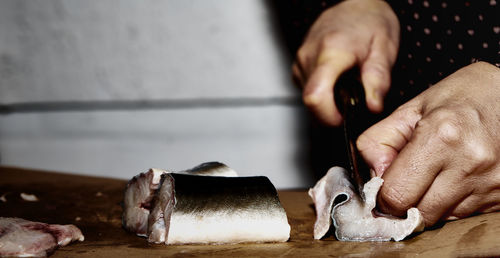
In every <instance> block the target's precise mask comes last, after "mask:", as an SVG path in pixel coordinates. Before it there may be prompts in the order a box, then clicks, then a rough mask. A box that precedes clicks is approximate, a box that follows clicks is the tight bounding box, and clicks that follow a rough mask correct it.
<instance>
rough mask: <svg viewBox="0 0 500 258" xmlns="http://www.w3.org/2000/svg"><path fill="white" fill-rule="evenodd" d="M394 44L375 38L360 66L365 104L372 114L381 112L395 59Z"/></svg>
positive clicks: (381, 38) (385, 39)
mask: <svg viewBox="0 0 500 258" xmlns="http://www.w3.org/2000/svg"><path fill="white" fill-rule="evenodd" d="M395 48H396V47H395V46H394V44H391V43H390V42H389V40H388V39H387V38H385V37H375V38H374V39H373V43H372V45H371V49H370V52H369V54H368V57H367V58H366V60H365V61H364V62H363V63H362V65H361V80H362V82H363V86H364V88H365V92H366V104H367V106H368V109H370V110H371V111H373V112H381V111H382V109H383V106H384V97H385V95H386V94H387V91H388V90H389V87H390V85H391V69H392V65H393V64H394V61H395V59H396V53H397V51H395Z"/></svg>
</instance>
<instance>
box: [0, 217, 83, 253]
mask: <svg viewBox="0 0 500 258" xmlns="http://www.w3.org/2000/svg"><path fill="white" fill-rule="evenodd" d="M76 240H78V241H83V240H84V237H83V235H82V232H81V231H80V229H78V228H77V227H76V226H74V225H50V224H46V223H41V222H33V221H29V220H24V219H21V218H5V217H0V257H4V256H18V257H41V256H47V255H48V254H50V253H51V252H53V251H54V250H55V249H56V248H57V247H59V246H65V245H68V244H69V243H70V242H72V241H76Z"/></svg>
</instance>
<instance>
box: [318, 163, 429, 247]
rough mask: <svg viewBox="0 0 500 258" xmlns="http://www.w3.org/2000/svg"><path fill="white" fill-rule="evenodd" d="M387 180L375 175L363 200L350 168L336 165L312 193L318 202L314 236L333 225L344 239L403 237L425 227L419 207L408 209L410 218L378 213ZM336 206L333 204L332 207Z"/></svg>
mask: <svg viewBox="0 0 500 258" xmlns="http://www.w3.org/2000/svg"><path fill="white" fill-rule="evenodd" d="M383 182H384V180H383V179H382V178H380V177H374V178H372V179H371V180H370V181H369V182H367V183H366V184H365V186H364V188H363V193H364V195H365V198H366V201H365V202H364V201H363V200H362V199H361V198H360V197H359V196H358V195H357V194H356V193H355V192H354V186H353V185H352V184H351V182H350V181H349V175H348V172H347V170H345V169H343V168H341V167H333V168H331V169H330V170H329V171H328V173H327V174H326V175H325V176H324V177H323V178H321V179H320V180H319V181H318V183H316V185H315V186H314V188H312V189H310V190H309V196H311V198H312V199H313V202H314V204H315V206H316V216H317V218H316V223H315V224H314V238H315V239H321V238H322V237H324V236H325V234H326V233H327V232H328V230H329V228H330V226H331V220H330V218H331V219H332V220H333V224H334V226H335V235H336V236H337V239H338V240H341V241H390V240H391V239H394V240H395V241H400V240H402V239H404V238H405V237H407V236H408V235H410V234H411V233H413V232H418V231H422V230H423V229H424V220H423V217H422V215H421V214H420V211H419V210H418V209H417V208H411V209H409V210H408V211H407V218H406V219H400V218H396V217H392V216H388V215H380V216H375V215H374V213H373V212H372V211H373V209H374V208H375V205H376V197H377V193H378V191H379V189H380V187H381V186H382V184H383ZM332 207H333V208H332Z"/></svg>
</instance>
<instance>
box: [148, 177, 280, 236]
mask: <svg viewBox="0 0 500 258" xmlns="http://www.w3.org/2000/svg"><path fill="white" fill-rule="evenodd" d="M163 178H164V179H163V181H162V185H161V188H160V189H159V191H158V201H157V203H156V204H155V205H156V206H155V211H156V210H157V209H158V210H160V211H162V212H160V213H155V211H153V212H152V213H151V216H150V219H152V220H154V221H163V222H162V224H161V226H163V227H164V230H156V231H155V230H151V231H150V232H151V234H150V236H149V238H148V240H149V241H150V242H155V243H161V242H165V243H166V244H193V243H198V244H223V243H242V242H285V241H287V240H288V239H289V237H290V225H289V224H288V220H287V217H286V213H285V210H284V209H283V207H282V206H281V203H280V201H279V198H278V195H277V192H276V189H275V188H274V186H273V185H272V183H271V182H270V181H269V179H268V178H267V177H263V176H260V177H214V176H193V175H185V174H175V173H171V174H165V175H164V176H163ZM158 214H162V215H163V216H160V217H155V218H151V217H152V216H155V215H158Z"/></svg>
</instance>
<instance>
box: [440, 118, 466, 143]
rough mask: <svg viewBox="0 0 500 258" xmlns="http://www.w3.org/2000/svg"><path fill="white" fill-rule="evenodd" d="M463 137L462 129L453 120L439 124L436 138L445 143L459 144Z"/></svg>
mask: <svg viewBox="0 0 500 258" xmlns="http://www.w3.org/2000/svg"><path fill="white" fill-rule="evenodd" d="M461 135H462V134H461V129H460V127H459V126H458V125H457V123H456V122H455V121H453V120H444V121H441V122H440V123H439V124H438V127H437V134H436V137H438V139H440V140H441V141H442V142H444V143H451V144H453V143H457V142H458V141H460V139H461Z"/></svg>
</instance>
